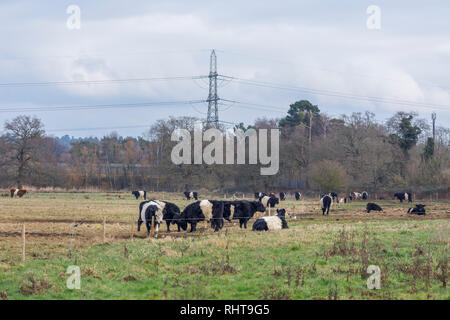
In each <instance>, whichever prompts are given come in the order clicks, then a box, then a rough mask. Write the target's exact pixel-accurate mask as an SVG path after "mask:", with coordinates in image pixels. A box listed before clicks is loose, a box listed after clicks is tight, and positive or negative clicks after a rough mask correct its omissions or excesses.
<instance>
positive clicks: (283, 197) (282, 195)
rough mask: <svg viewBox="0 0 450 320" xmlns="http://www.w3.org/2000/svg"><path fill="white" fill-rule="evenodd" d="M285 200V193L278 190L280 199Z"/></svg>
mask: <svg viewBox="0 0 450 320" xmlns="http://www.w3.org/2000/svg"><path fill="white" fill-rule="evenodd" d="M284 200H286V193H284V192H280V201H284Z"/></svg>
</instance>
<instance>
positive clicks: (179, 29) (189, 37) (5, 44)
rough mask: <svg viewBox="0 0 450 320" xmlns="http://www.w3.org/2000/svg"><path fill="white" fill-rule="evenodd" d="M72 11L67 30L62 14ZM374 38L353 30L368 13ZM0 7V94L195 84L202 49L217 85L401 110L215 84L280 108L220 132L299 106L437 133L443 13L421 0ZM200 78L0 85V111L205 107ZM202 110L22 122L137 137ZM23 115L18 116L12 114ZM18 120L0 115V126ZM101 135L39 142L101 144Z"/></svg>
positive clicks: (230, 94) (449, 66)
mask: <svg viewBox="0 0 450 320" xmlns="http://www.w3.org/2000/svg"><path fill="white" fill-rule="evenodd" d="M71 4H75V5H78V6H79V7H80V8H81V29H80V30H69V29H68V28H67V26H66V21H67V18H68V17H69V15H68V14H67V13H66V9H67V7H68V6H69V5H71ZM372 4H375V5H378V6H379V7H380V8H381V29H380V30H369V29H367V27H366V20H367V18H368V14H367V13H366V9H367V7H368V6H369V5H372ZM423 6H424V2H423V1H411V0H410V1H276V2H275V1H273V2H271V3H263V1H253V0H249V1H221V2H213V1H174V0H171V1H132V4H131V2H124V1H114V0H113V1H111V0H108V1H92V0H91V1H77V0H73V1H58V2H55V1H39V2H38V1H20V0H19V1H18V0H15V1H9V0H7V1H5V0H3V1H2V2H1V4H0V19H1V21H2V31H1V33H0V83H11V82H45V81H75V80H109V79H127V78H149V77H172V76H196V75H206V74H208V72H209V55H210V50H211V49H212V48H215V49H216V52H217V58H218V72H219V73H220V74H224V75H230V76H236V77H240V78H246V79H253V80H258V81H267V82H274V83H279V84H286V85H289V86H298V87H306V88H311V89H320V90H328V91H333V92H339V93H345V94H351V95H358V96H370V97H380V98H384V99H402V100H411V101H415V102H418V103H424V104H427V105H424V106H417V107H410V106H404V105H399V104H386V103H374V102H368V101H360V100H354V99H344V98H342V97H336V96H329V95H317V94H310V93H308V94H307V93H302V92H299V91H289V90H279V89H271V88H263V87H256V86H248V85H244V84H242V83H239V82H236V81H232V82H230V83H221V85H222V86H221V87H219V96H220V97H221V98H225V99H230V100H239V101H245V102H251V103H257V104H265V105H271V106H276V107H277V108H279V109H280V110H278V111H277V110H273V111H267V110H266V111H263V110H257V109H251V108H248V107H247V108H243V107H242V106H240V105H232V106H231V107H228V106H224V107H222V110H221V112H220V118H221V119H222V120H226V121H231V122H240V121H243V122H245V123H247V124H250V123H252V122H253V121H254V120H255V119H256V118H258V117H261V116H268V117H281V116H283V115H284V113H285V112H286V111H287V109H288V106H289V104H290V103H293V102H295V101H297V100H301V99H308V100H310V101H311V102H312V103H314V104H318V105H319V107H320V109H321V110H322V111H324V112H326V113H328V114H330V115H340V114H342V113H346V114H349V113H351V112H355V111H361V112H364V111H365V110H370V111H372V112H374V113H375V114H376V115H377V119H379V120H380V121H383V120H385V119H386V118H387V117H389V116H390V115H392V114H393V113H394V112H395V111H399V110H404V111H417V112H419V114H420V116H421V117H424V118H426V119H430V114H431V112H432V111H436V112H437V114H438V118H437V119H438V121H437V122H438V125H440V126H446V127H449V125H448V124H449V123H450V81H449V80H450V79H449V77H450V63H449V62H450V24H449V21H450V19H449V13H450V2H448V1H445V0H443V1H427V2H426V7H425V8H424V7H423ZM207 94H208V92H207V83H206V81H205V80H196V81H193V80H176V81H152V82H130V83H121V84H111V83H109V84H107V85H77V86H75V85H72V86H40V87H25V86H21V87H7V88H5V87H0V97H1V101H0V109H5V108H14V107H17V108H19V107H40V106H45V107H53V106H73V105H93V104H112V103H113V104H117V103H140V102H152V101H171V100H197V99H206V97H207ZM205 112H206V105H197V106H195V107H193V106H191V105H178V106H164V107H161V106H158V107H148V108H128V109H113V110H104V109H102V110H88V111H86V110H85V111H77V110H70V111H57V112H48V111H39V112H37V111H34V112H32V113H31V114H35V115H37V116H38V117H40V118H42V119H43V121H44V123H45V125H46V128H47V129H50V130H51V129H69V128H94V127H124V126H139V127H136V128H124V129H119V130H117V131H118V132H119V133H120V134H122V135H134V136H136V135H142V132H143V131H144V130H145V129H144V128H142V127H140V126H142V125H149V126H150V125H151V124H152V123H153V122H154V121H155V120H156V119H161V118H168V117H169V116H170V115H175V116H181V115H191V116H198V117H205V115H204V113H205ZM22 113H23V112H22ZM17 114H19V113H14V112H0V123H3V122H4V121H5V120H7V119H11V118H12V117H14V116H16V115H17ZM110 131H112V130H85V131H70V130H65V131H62V132H56V131H53V132H50V133H52V134H55V135H62V134H65V133H68V134H70V135H74V136H89V135H97V136H101V135H103V134H105V133H107V132H110Z"/></svg>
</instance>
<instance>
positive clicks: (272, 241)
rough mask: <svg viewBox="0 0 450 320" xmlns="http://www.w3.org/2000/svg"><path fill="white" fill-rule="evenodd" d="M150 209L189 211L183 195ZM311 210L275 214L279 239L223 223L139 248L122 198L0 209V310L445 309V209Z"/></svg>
mask: <svg viewBox="0 0 450 320" xmlns="http://www.w3.org/2000/svg"><path fill="white" fill-rule="evenodd" d="M151 197H152V198H158V199H166V200H171V201H173V202H175V203H177V204H178V205H179V206H180V208H184V206H186V205H187V204H188V203H189V201H186V200H183V199H182V197H181V195H174V194H156V195H151ZM317 202H318V201H317V200H312V199H310V200H308V201H298V202H296V201H293V200H292V199H288V200H287V201H285V202H283V203H282V205H281V206H282V207H284V208H286V209H287V212H288V214H289V218H288V224H289V229H286V230H281V231H278V232H263V233H257V232H252V231H251V225H252V223H253V220H251V221H250V224H249V225H250V230H249V229H247V230H241V229H239V226H237V225H236V224H235V223H229V222H226V223H225V228H224V229H223V230H221V231H220V232H218V233H214V232H213V231H212V230H211V229H210V228H208V227H207V226H206V225H203V226H200V228H199V231H198V232H197V233H195V234H189V233H185V232H180V233H178V232H172V233H170V234H167V233H166V232H165V230H166V227H165V226H163V227H162V230H163V232H160V234H158V236H157V237H156V238H147V237H146V232H145V231H143V230H141V232H140V233H137V231H136V220H137V216H138V204H139V201H137V200H135V199H134V198H132V196H131V195H129V194H124V193H92V194H87V193H79V194H75V193H66V194H64V193H58V194H52V193H33V194H30V195H28V196H26V197H24V198H22V199H10V198H6V197H1V198H0V270H1V272H0V298H4V299H6V298H7V299H449V298H450V295H449V292H448V289H447V287H446V285H447V282H448V273H449V270H448V267H449V258H450V252H449V240H450V220H449V217H450V214H449V213H450V203H449V202H447V201H441V202H434V203H431V202H426V201H423V202H421V203H426V204H427V216H425V217H417V216H410V215H407V214H406V208H407V207H408V204H402V205H401V204H399V203H398V202H396V201H376V202H377V203H378V204H380V205H381V206H382V207H383V209H384V212H382V213H380V212H374V213H370V214H367V213H365V211H364V207H365V204H366V202H354V203H352V204H350V205H345V206H340V207H336V208H333V210H332V212H331V214H330V216H328V217H323V216H322V215H321V213H320V212H319V210H318V207H317V206H318V205H317ZM418 202H420V201H418ZM103 218H105V219H106V229H105V233H106V242H104V241H103V225H102V221H103ZM74 223H77V224H79V226H78V227H77V228H76V229H73V228H72V226H73V224H74ZM23 224H25V226H26V231H27V243H26V254H27V255H26V261H25V262H22V261H21V250H22V248H21V246H22V242H21V234H20V230H21V228H22V225H23ZM144 229H145V228H144ZM173 230H176V228H173ZM72 231H74V241H73V242H72V255H71V257H69V256H68V252H69V246H70V243H71V238H72ZM71 265H77V266H79V267H80V268H81V290H69V289H68V288H67V287H66V280H67V278H68V277H69V275H68V274H66V270H67V267H68V266H71ZM369 265H377V266H379V267H380V269H381V289H379V290H369V289H368V288H367V285H366V281H367V277H368V276H369V275H368V274H367V272H366V270H367V267H368V266H369Z"/></svg>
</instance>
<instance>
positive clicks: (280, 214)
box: [252, 209, 288, 231]
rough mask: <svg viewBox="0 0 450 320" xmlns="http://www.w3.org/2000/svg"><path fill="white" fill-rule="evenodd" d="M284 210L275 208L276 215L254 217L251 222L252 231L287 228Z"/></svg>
mask: <svg viewBox="0 0 450 320" xmlns="http://www.w3.org/2000/svg"><path fill="white" fill-rule="evenodd" d="M285 214H286V210H284V209H277V215H276V216H268V217H262V218H259V219H256V221H255V222H254V223H253V227H252V230H253V231H269V230H281V229H287V228H288V225H287V222H286V218H285Z"/></svg>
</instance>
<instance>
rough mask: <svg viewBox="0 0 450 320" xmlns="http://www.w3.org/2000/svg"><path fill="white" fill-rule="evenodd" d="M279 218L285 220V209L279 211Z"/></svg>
mask: <svg viewBox="0 0 450 320" xmlns="http://www.w3.org/2000/svg"><path fill="white" fill-rule="evenodd" d="M277 216H279V217H283V218H284V217H285V216H286V210H285V209H277Z"/></svg>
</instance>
